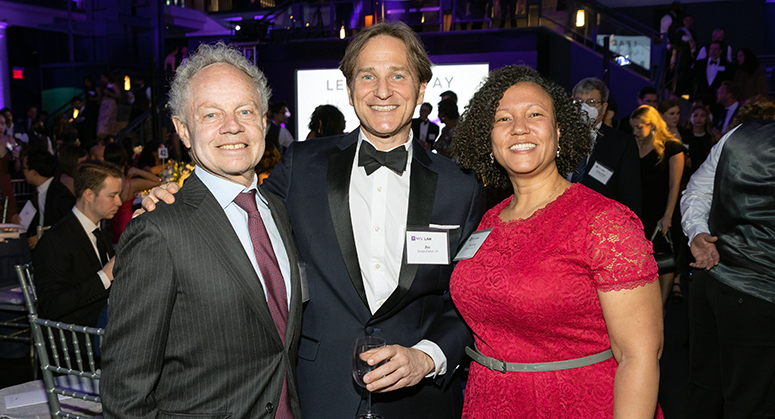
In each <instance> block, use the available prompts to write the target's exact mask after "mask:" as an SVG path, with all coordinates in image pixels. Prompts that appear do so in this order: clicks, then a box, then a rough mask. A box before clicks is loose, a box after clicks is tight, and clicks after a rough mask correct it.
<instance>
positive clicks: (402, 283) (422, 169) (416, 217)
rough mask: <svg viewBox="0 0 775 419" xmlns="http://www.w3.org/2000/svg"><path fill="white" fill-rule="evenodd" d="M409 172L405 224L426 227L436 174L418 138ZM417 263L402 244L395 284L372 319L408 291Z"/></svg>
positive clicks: (432, 199) (382, 313)
mask: <svg viewBox="0 0 775 419" xmlns="http://www.w3.org/2000/svg"><path fill="white" fill-rule="evenodd" d="M413 150H414V152H413V153H412V154H413V159H412V174H411V178H410V179H409V209H408V212H407V217H406V225H407V228H409V227H417V226H419V227H428V225H429V224H430V222H431V215H432V214H433V201H434V197H435V196H436V182H437V179H438V176H439V175H438V174H437V173H436V172H434V171H433V170H431V169H429V168H428V165H429V164H430V163H431V160H430V158H429V157H428V155H427V153H428V151H427V150H425V148H423V146H422V145H420V143H419V142H418V141H415V142H414V144H413ZM417 268H418V265H409V264H407V263H406V244H404V254H403V256H402V257H401V271H400V273H399V275H398V288H396V290H395V291H393V293H392V294H390V297H389V298H388V299H387V300H386V301H385V303H384V304H382V306H381V307H380V308H379V310H377V312H376V313H374V316H372V320H373V319H376V318H379V317H380V316H382V315H384V314H385V313H388V312H390V310H392V309H393V308H394V307H395V306H396V305H398V303H399V302H400V301H401V299H402V298H404V296H405V295H406V293H407V292H408V291H409V288H410V287H411V286H412V283H413V282H414V278H415V276H416V274H417Z"/></svg>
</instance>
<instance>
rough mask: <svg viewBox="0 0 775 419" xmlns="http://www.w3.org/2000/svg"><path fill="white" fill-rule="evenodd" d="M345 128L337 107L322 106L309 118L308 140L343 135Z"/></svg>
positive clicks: (342, 116) (342, 117)
mask: <svg viewBox="0 0 775 419" xmlns="http://www.w3.org/2000/svg"><path fill="white" fill-rule="evenodd" d="M345 126H346V125H345V120H344V115H343V114H342V112H341V111H339V109H338V108H337V107H336V106H334V105H320V106H318V107H317V108H315V110H314V111H313V112H312V116H310V118H309V125H307V128H309V134H307V138H306V139H307V140H309V139H310V138H322V137H331V136H334V135H342V134H344V128H345ZM273 167H274V166H273ZM259 173H261V172H259Z"/></svg>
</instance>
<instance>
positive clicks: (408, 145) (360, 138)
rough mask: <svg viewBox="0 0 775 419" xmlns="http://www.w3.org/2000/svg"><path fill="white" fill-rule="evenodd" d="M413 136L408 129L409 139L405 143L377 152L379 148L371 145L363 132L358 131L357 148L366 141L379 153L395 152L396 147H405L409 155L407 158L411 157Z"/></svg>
mask: <svg viewBox="0 0 775 419" xmlns="http://www.w3.org/2000/svg"><path fill="white" fill-rule="evenodd" d="M413 136H414V133H413V132H412V130H411V129H410V130H409V139H408V140H407V141H406V142H405V143H403V144H400V145H397V146H395V147H393V148H391V149H390V150H379V148H377V146H375V145H374V143H372V142H371V141H369V139H368V138H366V135H365V134H364V133H363V130H360V132H359V133H358V147H360V146H361V142H362V141H366V142H367V143H369V144H371V145H373V146H374V148H375V149H377V150H379V151H384V152H388V151H392V150H395V149H397V148H398V147H406V151H407V152H408V153H409V156H411V155H412V138H413Z"/></svg>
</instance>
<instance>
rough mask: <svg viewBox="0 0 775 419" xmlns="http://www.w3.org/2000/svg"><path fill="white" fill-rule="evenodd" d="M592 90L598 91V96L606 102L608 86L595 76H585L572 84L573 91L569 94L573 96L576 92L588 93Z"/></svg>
mask: <svg viewBox="0 0 775 419" xmlns="http://www.w3.org/2000/svg"><path fill="white" fill-rule="evenodd" d="M593 90H597V91H598V92H600V98H601V99H603V102H608V95H609V94H610V92H609V90H608V86H606V85H605V83H603V81H602V80H600V79H599V78H597V77H587V78H586V79H584V80H582V81H580V82H578V83H576V85H575V86H573V92H572V93H571V94H572V95H573V96H575V95H576V93H588V92H591V91H593Z"/></svg>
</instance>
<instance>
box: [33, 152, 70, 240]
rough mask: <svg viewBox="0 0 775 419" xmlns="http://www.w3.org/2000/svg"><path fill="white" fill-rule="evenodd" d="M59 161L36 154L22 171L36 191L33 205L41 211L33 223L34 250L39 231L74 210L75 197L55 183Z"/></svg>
mask: <svg viewBox="0 0 775 419" xmlns="http://www.w3.org/2000/svg"><path fill="white" fill-rule="evenodd" d="M56 168H57V159H56V157H54V156H52V155H51V154H49V153H48V152H46V151H43V150H36V151H33V152H32V153H30V154H29V155H28V156H27V157H25V158H24V160H23V166H22V171H23V172H24V177H25V178H26V179H27V183H29V184H30V185H32V186H34V187H35V192H34V193H33V198H32V202H33V205H35V208H36V209H37V213H36V214H35V217H34V218H33V219H32V222H31V223H30V227H29V228H28V229H27V230H28V231H29V239H28V240H29V242H30V247H31V248H34V247H35V244H36V243H37V241H38V239H37V236H36V232H37V227H38V226H41V227H50V226H52V225H54V224H55V223H56V222H57V221H59V220H61V219H62V218H64V217H65V216H66V215H67V214H69V213H70V212H71V210H72V209H73V205H75V197H74V196H73V194H71V193H70V191H69V190H68V189H67V187H66V186H65V185H63V184H62V183H61V182H59V181H58V180H56V179H54V172H55V171H56Z"/></svg>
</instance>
